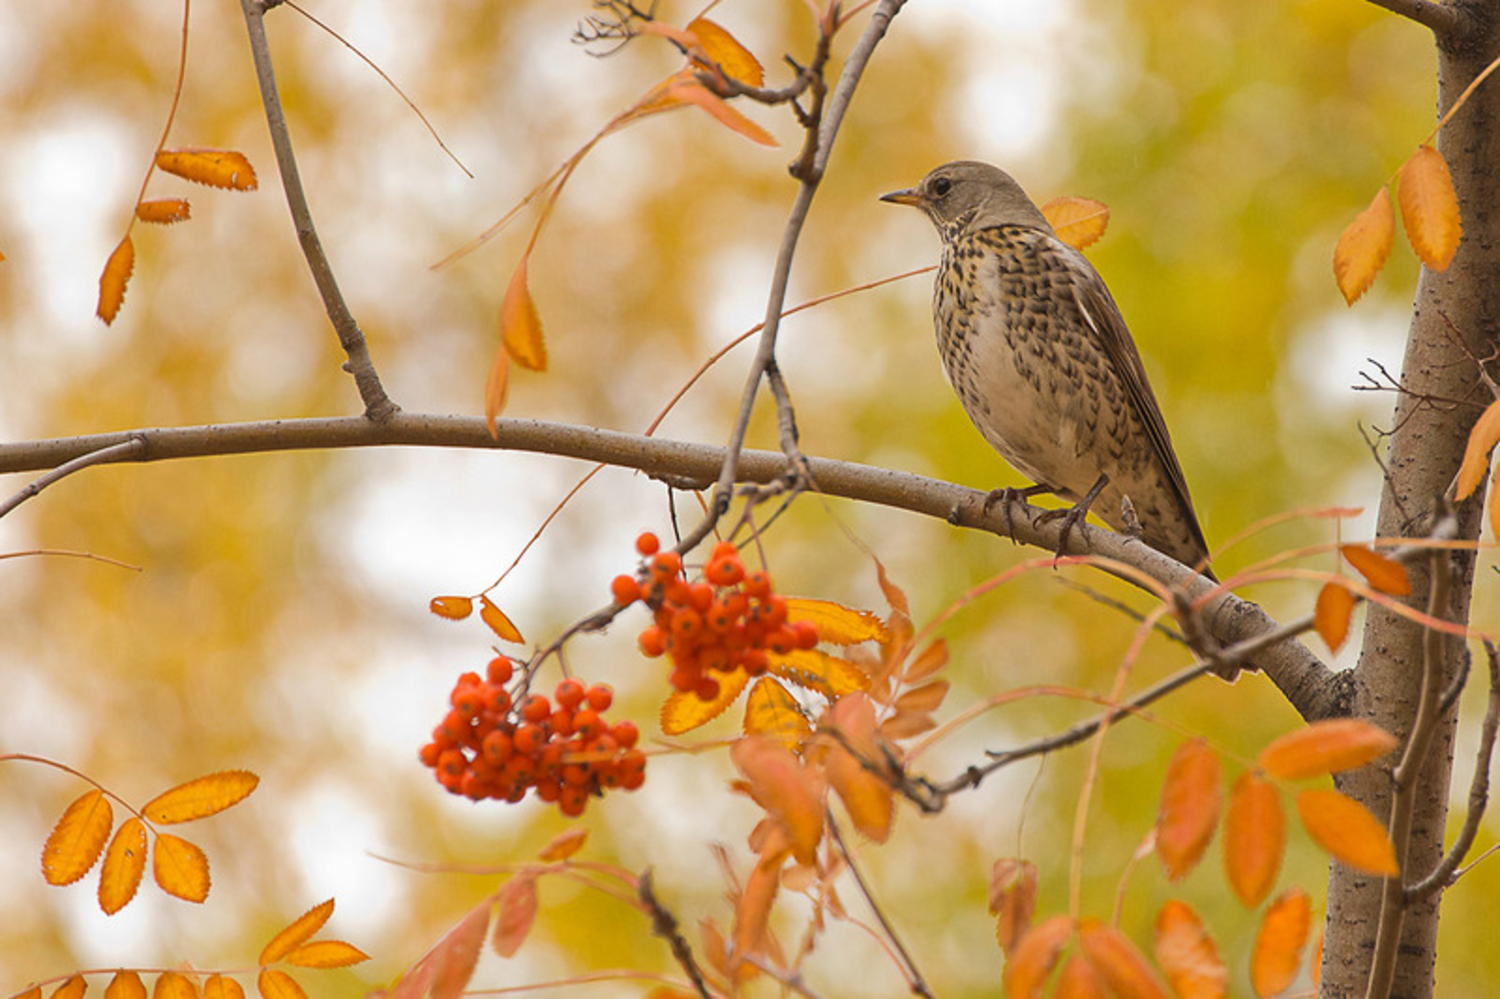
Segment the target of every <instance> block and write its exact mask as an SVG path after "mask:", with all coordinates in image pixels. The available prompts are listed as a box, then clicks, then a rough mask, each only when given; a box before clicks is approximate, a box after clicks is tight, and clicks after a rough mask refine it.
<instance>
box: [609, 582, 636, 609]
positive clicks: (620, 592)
mask: <svg viewBox="0 0 1500 999" xmlns="http://www.w3.org/2000/svg"><path fill="white" fill-rule="evenodd" d="M609 592H610V594H611V595H612V596H613V597H614V598H615V603H617V604H619V605H620V606H621V607H629V606H630V605H631V604H633V603H635V602H636V601H637V600H639V599H640V598H641V584H640V583H638V582H636V578H635V577H634V576H616V577H615V578H614V580H613V581H611V582H610V584H609Z"/></svg>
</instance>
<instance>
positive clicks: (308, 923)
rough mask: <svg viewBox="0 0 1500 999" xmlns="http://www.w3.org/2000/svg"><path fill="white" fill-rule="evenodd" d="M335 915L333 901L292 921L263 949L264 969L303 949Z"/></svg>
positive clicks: (314, 908) (330, 900)
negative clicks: (298, 949) (300, 948)
mask: <svg viewBox="0 0 1500 999" xmlns="http://www.w3.org/2000/svg"><path fill="white" fill-rule="evenodd" d="M332 915H333V899H331V898H330V899H329V900H328V901H326V902H319V903H318V904H317V905H315V906H313V907H312V908H311V909H308V910H307V911H306V912H304V913H303V914H302V915H300V916H298V917H297V918H296V919H294V920H292V921H291V923H289V924H288V925H287V926H286V928H285V929H283V930H281V932H279V933H277V934H276V935H275V936H274V937H272V938H271V939H270V940H269V941H268V942H267V943H266V945H265V947H263V948H262V949H261V952H260V961H259V962H258V963H259V964H260V965H261V966H262V967H264V966H266V965H268V964H275V963H276V962H277V961H280V960H281V959H282V958H283V957H286V956H287V955H288V954H290V953H291V952H292V951H294V950H296V949H297V948H298V947H301V946H302V945H303V944H305V943H307V941H309V940H311V939H312V938H313V937H314V936H315V935H316V934H317V932H318V931H319V930H321V929H322V928H323V924H324V923H326V922H328V917H329V916H332Z"/></svg>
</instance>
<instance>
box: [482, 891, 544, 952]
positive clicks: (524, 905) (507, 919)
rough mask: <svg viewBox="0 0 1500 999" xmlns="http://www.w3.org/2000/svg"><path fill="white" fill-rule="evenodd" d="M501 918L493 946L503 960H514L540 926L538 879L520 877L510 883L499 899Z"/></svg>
mask: <svg viewBox="0 0 1500 999" xmlns="http://www.w3.org/2000/svg"><path fill="white" fill-rule="evenodd" d="M496 901H497V902H498V903H499V908H500V916H499V918H498V919H496V920H495V934H494V937H493V938H492V939H491V940H490V946H491V947H493V948H494V949H495V953H496V954H499V955H500V956H501V957H514V956H515V955H516V952H517V951H518V950H520V949H521V945H522V944H523V943H525V942H526V937H527V936H528V935H529V934H530V933H531V927H532V926H533V925H534V924H535V923H536V913H537V897H536V878H534V877H531V876H529V875H526V874H519V875H517V876H516V877H514V878H511V879H510V880H509V881H507V882H506V884H505V887H504V888H501V889H500V893H499V895H498V896H497V898H496Z"/></svg>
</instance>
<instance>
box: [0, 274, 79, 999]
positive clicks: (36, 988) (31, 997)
mask: <svg viewBox="0 0 1500 999" xmlns="http://www.w3.org/2000/svg"><path fill="white" fill-rule="evenodd" d="M0 257H3V255H0ZM82 994H83V993H82V992H80V993H79V995H82ZM11 999H42V987H41V986H40V985H33V986H32V987H31V988H29V989H27V990H26V991H25V992H17V993H16V994H15V995H14V996H12V997H11Z"/></svg>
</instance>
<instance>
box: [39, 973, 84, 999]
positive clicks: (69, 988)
mask: <svg viewBox="0 0 1500 999" xmlns="http://www.w3.org/2000/svg"><path fill="white" fill-rule="evenodd" d="M88 987H89V983H88V982H87V981H85V980H84V977H83V976H82V975H74V976H73V977H72V978H70V979H68V980H67V981H66V982H63V983H62V984H61V985H59V986H58V987H57V988H56V990H54V991H53V993H52V999H82V996H83V993H84V990H85V989H87V988H88ZM37 991H38V992H40V991H41V990H40V989H38V990H37Z"/></svg>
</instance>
